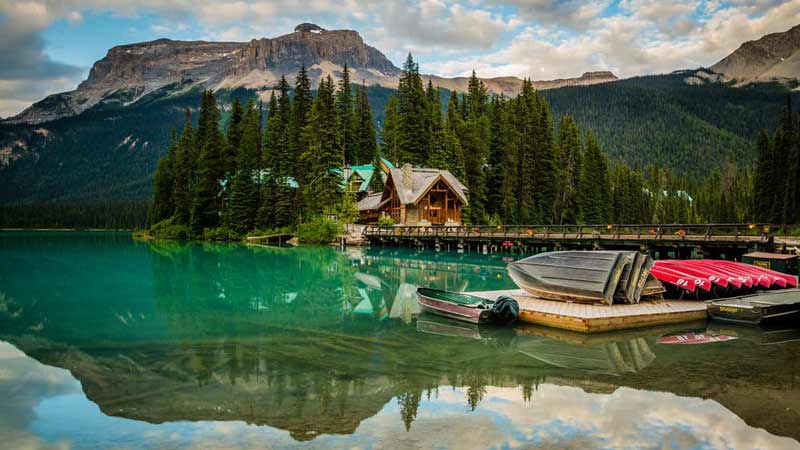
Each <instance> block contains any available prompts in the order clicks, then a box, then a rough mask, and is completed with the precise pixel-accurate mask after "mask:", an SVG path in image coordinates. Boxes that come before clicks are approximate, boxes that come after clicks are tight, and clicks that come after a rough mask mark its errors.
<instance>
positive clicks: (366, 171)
mask: <svg viewBox="0 0 800 450" xmlns="http://www.w3.org/2000/svg"><path fill="white" fill-rule="evenodd" d="M381 161H383V163H384V164H386V167H388V168H389V169H390V170H391V169H394V165H393V164H392V163H391V162H390V161H389V160H387V159H384V158H381ZM337 172H338V173H341V174H344V171H343V170H342V169H337ZM374 173H375V165H374V164H361V165H358V166H350V176H351V177H352V176H353V175H354V174H357V175H358V176H359V177H360V178H361V179H362V180H363V181H362V182H361V185H359V187H358V191H359V192H364V191H366V190H367V188H368V187H369V183H370V181H372V175H373V174H374ZM348 179H349V178H348ZM342 184H343V185H346V184H347V180H342Z"/></svg>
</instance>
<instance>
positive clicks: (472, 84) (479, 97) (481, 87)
mask: <svg viewBox="0 0 800 450" xmlns="http://www.w3.org/2000/svg"><path fill="white" fill-rule="evenodd" d="M488 98H489V90H488V89H487V88H486V84H485V83H484V82H483V80H481V79H480V78H478V76H477V75H476V74H475V71H474V70H473V71H472V76H470V77H469V82H468V83H467V97H466V101H465V103H466V105H467V108H468V110H467V115H466V117H480V116H482V115H484V114H486V103H487V100H488Z"/></svg>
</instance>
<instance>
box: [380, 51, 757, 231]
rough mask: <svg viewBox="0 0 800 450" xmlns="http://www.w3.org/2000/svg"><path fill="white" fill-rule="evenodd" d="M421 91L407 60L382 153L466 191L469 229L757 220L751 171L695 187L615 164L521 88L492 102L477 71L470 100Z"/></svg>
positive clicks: (726, 169)
mask: <svg viewBox="0 0 800 450" xmlns="http://www.w3.org/2000/svg"><path fill="white" fill-rule="evenodd" d="M440 98H442V95H441V93H440V92H439V89H438V88H436V87H434V86H433V85H432V83H431V82H430V81H429V82H428V84H427V86H425V85H424V84H423V82H422V78H421V77H420V74H419V69H418V66H417V64H416V63H415V62H414V60H413V58H412V57H411V56H410V55H409V57H408V58H407V60H406V62H405V64H404V65H403V76H402V77H401V79H400V82H399V86H398V89H397V92H396V93H395V94H394V95H393V96H391V97H390V98H389V99H388V101H387V104H386V111H385V114H384V117H385V121H384V123H383V126H382V129H381V133H380V137H381V151H382V153H383V155H384V156H385V157H386V158H388V159H389V160H391V161H392V162H394V163H396V164H398V163H404V162H409V163H412V164H416V165H426V166H430V167H436V168H442V169H448V170H450V171H451V172H452V173H453V174H454V175H456V177H457V178H459V179H460V180H461V181H462V182H464V184H465V185H466V186H467V187H468V189H469V206H468V207H467V208H466V209H465V221H467V222H468V223H473V224H487V223H489V224H501V223H502V224H580V223H586V224H601V223H692V222H699V221H745V220H749V219H750V217H751V215H752V214H751V208H750V205H751V202H750V198H751V197H752V195H751V193H750V192H751V190H749V189H750V187H751V185H752V182H751V181H750V180H751V179H752V176H751V171H749V170H742V169H740V168H738V167H737V166H736V165H734V164H723V168H722V170H721V171H715V172H712V173H710V174H708V175H707V176H706V177H703V178H699V179H685V178H683V177H681V176H679V175H677V174H676V173H674V172H673V170H671V169H670V168H669V167H667V166H666V165H662V164H658V163H650V164H648V165H647V166H645V167H639V166H633V167H630V166H629V165H627V164H626V163H625V162H623V161H622V159H621V158H620V159H611V158H609V156H608V153H607V152H606V151H605V150H604V149H602V148H601V146H600V144H599V143H598V140H597V139H596V138H595V136H594V134H593V133H592V131H591V130H585V131H581V130H580V129H579V127H578V124H577V122H576V120H575V119H574V118H573V117H572V116H571V115H569V114H564V115H562V116H561V117H559V118H557V119H554V118H553V116H552V114H551V108H550V105H549V103H548V101H547V100H546V99H545V97H544V96H543V95H542V94H541V93H540V92H538V91H536V90H535V89H534V88H533V85H532V83H531V81H530V80H525V81H524V82H523V85H522V89H521V92H520V93H519V95H517V96H516V97H514V98H509V97H506V96H504V95H491V94H489V92H488V89H487V87H486V85H485V84H484V83H483V81H482V80H480V79H479V78H478V77H477V76H476V74H475V72H474V71H473V73H472V76H471V77H470V80H469V83H468V89H467V92H465V93H463V94H459V93H457V92H451V93H450V94H449V100H448V101H447V105H446V107H443V106H442V105H441V101H440Z"/></svg>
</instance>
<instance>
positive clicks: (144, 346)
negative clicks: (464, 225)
mask: <svg viewBox="0 0 800 450" xmlns="http://www.w3.org/2000/svg"><path fill="white" fill-rule="evenodd" d="M0 254H2V255H3V257H2V258H0V339H2V340H4V341H6V343H3V344H0V398H6V399H9V401H8V402H5V403H4V404H3V405H2V406H0V442H3V444H0V447H3V446H4V445H6V444H5V443H7V442H16V443H19V444H20V445H14V446H13V447H9V448H25V447H37V446H40V447H46V446H54V447H55V446H58V445H61V444H62V443H64V442H69V443H71V445H73V448H87V447H110V446H112V445H113V444H114V443H122V444H121V445H120V446H121V447H123V448H153V447H168V448H226V447H230V448H249V447H254V448H262V447H263V446H264V443H265V442H268V443H269V445H270V446H271V447H274V448H284V447H286V448H293V447H308V446H313V447H317V448H330V447H334V448H351V447H361V448H370V447H382V448H431V447H441V448H489V447H511V448H515V447H526V448H530V447H537V446H542V447H559V448H562V447H572V448H621V447H629V448H648V447H655V448H661V447H662V446H667V447H674V448H797V447H800V445H798V442H797V439H798V438H800V431H798V430H800V412H799V411H798V406H797V405H800V373H799V372H800V364H798V356H799V355H800V344H798V342H797V341H796V339H797V338H800V332H798V330H792V329H789V330H768V331H767V332H764V331H760V330H757V329H752V328H743V327H730V326H719V325H718V324H715V323H711V324H708V325H707V324H706V323H705V322H701V323H694V324H688V325H681V326H675V327H666V328H655V329H645V330H639V331H634V332H628V333H617V334H603V335H598V336H586V335H580V334H574V333H568V332H560V331H558V330H553V329H547V328H539V327H532V326H524V325H518V326H516V327H513V328H494V327H483V326H481V327H478V326H472V325H466V324H461V323H455V322H450V321H446V320H442V319H440V318H437V317H431V316H428V315H422V316H418V313H419V311H418V307H417V304H416V301H415V299H414V288H415V286H416V285H426V286H434V287H440V288H446V289H454V290H490V289H502V288H505V287H510V286H511V282H510V281H509V280H508V279H507V277H506V275H505V270H504V266H505V263H504V262H503V261H502V260H500V259H499V258H490V257H486V256H479V255H465V254H435V253H417V252H412V251H409V250H397V249H383V250H380V249H373V250H350V251H347V252H344V253H342V252H337V251H335V250H333V249H329V248H317V247H308V248H304V247H301V248H294V249H291V248H290V249H286V248H250V247H244V246H239V245H215V244H183V243H166V244H154V243H134V242H131V241H130V240H129V239H127V238H126V237H125V236H122V235H113V234H103V235H97V234H91V235H70V236H65V235H38V234H32V235H31V234H16V235H15V234H4V235H0ZM685 331H697V332H701V331H702V332H706V333H711V334H723V335H730V336H736V337H737V338H738V339H735V340H731V341H727V342H716V343H713V344H706V345H665V344H660V343H658V338H659V337H660V336H663V335H668V334H674V333H679V332H685ZM767 344H771V345H767ZM95 405H96V406H95ZM23 444H25V445H23Z"/></svg>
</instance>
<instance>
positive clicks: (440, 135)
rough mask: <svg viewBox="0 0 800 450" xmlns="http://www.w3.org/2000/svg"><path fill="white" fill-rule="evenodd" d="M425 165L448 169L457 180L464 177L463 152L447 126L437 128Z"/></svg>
mask: <svg viewBox="0 0 800 450" xmlns="http://www.w3.org/2000/svg"><path fill="white" fill-rule="evenodd" d="M432 141H433V143H432V144H431V151H430V156H429V157H428V162H427V166H428V167H432V168H435V169H444V170H449V171H450V173H452V174H453V175H454V176H455V177H456V178H458V179H459V180H463V179H464V152H463V150H462V149H461V143H460V142H459V141H458V136H456V135H455V133H453V132H452V131H450V130H449V129H447V128H440V129H439V130H437V131H436V132H435V133H434V135H433V139H432Z"/></svg>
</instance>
